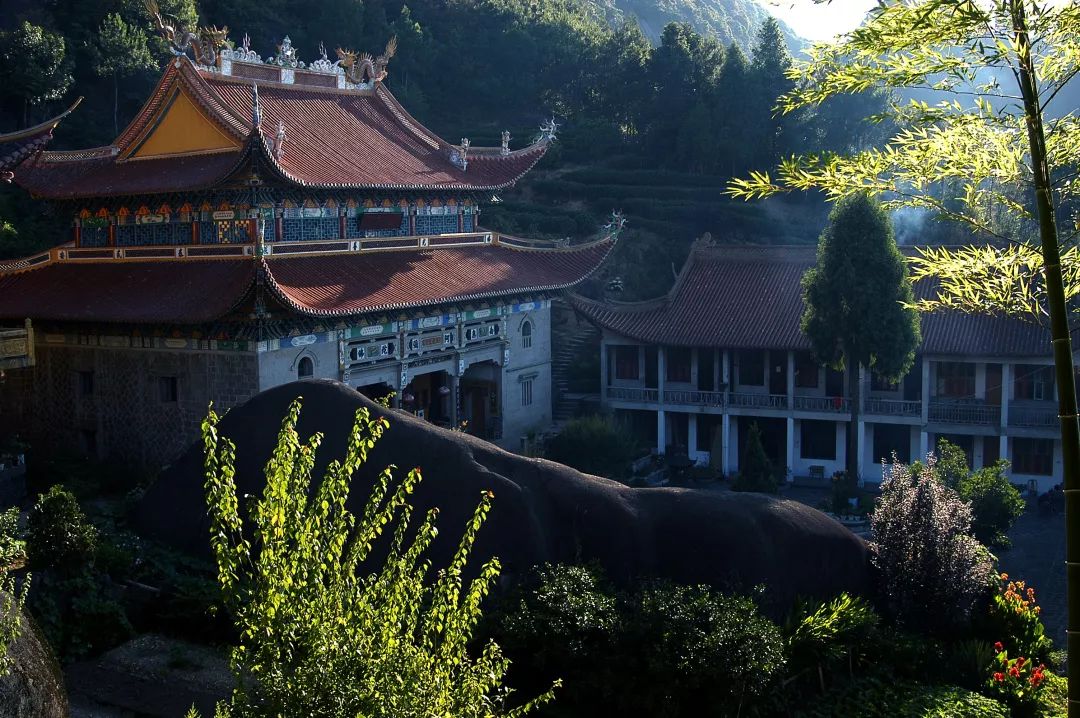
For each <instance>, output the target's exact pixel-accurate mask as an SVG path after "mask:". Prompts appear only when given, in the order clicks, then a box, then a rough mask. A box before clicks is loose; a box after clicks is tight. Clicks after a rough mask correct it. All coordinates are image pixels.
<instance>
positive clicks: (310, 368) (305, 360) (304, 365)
mask: <svg viewBox="0 0 1080 718" xmlns="http://www.w3.org/2000/svg"><path fill="white" fill-rule="evenodd" d="M314 375H315V362H313V361H311V357H302V358H301V359H300V363H299V364H297V365H296V378H297V379H308V378H310V377H312V376H314Z"/></svg>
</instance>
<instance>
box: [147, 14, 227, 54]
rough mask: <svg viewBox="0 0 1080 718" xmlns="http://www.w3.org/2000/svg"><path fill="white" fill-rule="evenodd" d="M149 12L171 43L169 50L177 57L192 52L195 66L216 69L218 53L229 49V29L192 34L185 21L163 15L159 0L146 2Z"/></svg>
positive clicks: (209, 28)
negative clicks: (223, 49)
mask: <svg viewBox="0 0 1080 718" xmlns="http://www.w3.org/2000/svg"><path fill="white" fill-rule="evenodd" d="M143 4H144V5H145V6H146V10H147V12H149V13H150V17H151V18H152V19H153V21H154V24H155V25H156V26H157V27H156V29H157V31H158V33H159V34H160V35H161V36H162V37H163V38H164V39H165V41H166V42H168V43H169V49H170V50H172V53H173V55H176V56H177V57H179V56H181V55H187V52H188V50H191V52H192V55H193V56H194V57H193V59H194V61H195V64H197V65H200V66H204V67H214V66H215V65H216V64H217V59H218V51H219V50H221V49H222V48H227V47H228V38H229V28H228V27H223V28H221V29H218V27H217V26H215V25H211V26H210V27H199V28H196V29H195V31H194V32H192V31H191V30H190V29H188V27H187V26H186V25H184V21H183V20H181V19H180V18H179V17H177V16H175V15H170V14H168V13H163V12H162V11H161V8H160V7H159V6H158V4H157V0H144V3H143Z"/></svg>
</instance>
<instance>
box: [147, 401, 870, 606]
mask: <svg viewBox="0 0 1080 718" xmlns="http://www.w3.org/2000/svg"><path fill="white" fill-rule="evenodd" d="M297 396H302V397H303V399H304V406H303V411H302V413H301V418H300V423H299V431H300V434H301V438H302V439H306V438H307V437H308V436H310V435H311V434H312V433H314V432H316V431H321V432H323V433H324V435H325V438H324V440H323V444H322V447H321V448H320V450H319V457H318V458H319V463H318V465H317V467H316V476H321V475H322V470H323V468H324V467H325V466H326V464H328V463H329V462H330V461H331V460H332V459H334V458H337V457H340V456H342V454H343V453H344V447H345V437H346V435H347V432H348V429H349V428H350V427H351V425H352V422H353V417H354V414H355V412H356V410H357V408H359V407H361V406H363V407H367V408H368V409H369V410H370V411H371V412H372V413H373V414H374V415H382V416H386V417H387V418H388V419H389V420H390V428H389V429H388V430H387V431H386V434H385V435H384V437H383V438H382V440H381V441H380V442H379V443H378V444H377V445H376V447H375V448H374V450H372V452H371V454H370V456H369V462H368V464H367V466H365V467H364V468H363V469H362V470H361V471H360V472H358V475H357V476H356V477H354V482H353V487H352V492H351V495H350V507H351V508H352V509H353V511H354V512H355V511H358V510H359V508H360V507H362V505H363V503H364V501H365V500H366V499H367V494H368V492H367V488H366V487H368V486H370V485H371V480H372V478H373V477H374V475H375V474H376V473H377V472H378V471H379V470H381V469H382V468H383V467H385V466H387V465H389V464H395V465H397V466H399V467H401V470H402V471H404V470H405V469H407V468H409V467H412V466H418V467H420V468H421V469H422V470H423V473H424V481H423V482H422V484H421V486H420V487H419V489H418V491H417V493H416V495H415V497H414V498H415V501H414V505H415V506H416V507H417V508H418V509H426V508H428V507H430V506H438V507H439V508H440V512H441V513H440V516H439V528H440V532H441V536H440V541H441V543H439V542H436V545H435V546H434V547H433V556H432V558H433V561H434V565H435V566H439V565H441V564H440V562H445V560H446V559H447V558H448V557H449V555H450V552H451V551H452V550H453V548H455V546H456V541H457V540H458V539H459V538H460V534H461V531H460V528H461V527H463V526H464V523H465V521H466V519H467V518H468V517H469V516H471V513H472V511H473V510H474V508H475V506H476V504H477V501H478V499H479V497H480V494H481V492H482V491H485V490H491V491H493V492H494V494H495V502H494V508H493V510H492V512H491V515H490V518H489V520H488V523H487V524H486V525H485V526H484V528H483V529H482V530H481V532H480V537H479V540H478V541H477V544H476V547H475V553H474V558H473V561H474V565H479V563H480V561H481V560H482V559H485V558H487V557H489V556H491V555H497V556H498V557H499V558H500V560H501V562H502V564H503V567H504V571H503V574H504V576H513V575H514V574H515V573H516V572H521V571H525V570H527V569H528V568H529V567H531V566H533V565H536V564H539V563H543V562H546V561H554V562H579V561H596V562H598V563H599V564H601V565H602V566H603V568H604V569H605V570H606V572H607V573H608V575H609V576H610V577H611V578H612V579H613V580H615V581H617V582H620V583H626V582H628V581H631V580H633V579H635V578H638V577H645V576H651V577H664V578H670V579H673V580H676V581H679V582H686V583H706V584H710V585H714V586H718V587H730V588H742V589H746V588H749V587H752V586H756V585H758V584H764V585H765V586H766V587H767V589H768V591H767V593H768V595H769V596H770V598H771V601H770V603H774V604H775V605H777V606H780V605H786V604H788V602H790V601H791V600H793V599H794V598H795V597H796V596H807V597H810V596H814V597H823V598H824V597H829V596H832V595H834V594H836V593H838V592H840V591H849V592H854V593H860V594H867V593H868V592H869V588H870V583H871V582H870V568H869V561H868V553H867V550H866V547H865V545H864V544H863V542H862V541H861V540H860V539H859V538H857V537H856V536H854V535H853V534H852V533H851V532H850V531H848V530H847V529H846V528H844V527H843V526H841V525H840V524H839V523H837V522H836V521H834V520H833V519H831V518H829V517H828V516H826V515H825V514H823V513H821V512H819V511H816V510H814V509H812V508H809V507H807V506H805V505H803V504H799V503H796V502H794V501H788V500H784V499H780V498H776V497H771V496H764V495H759V494H740V493H730V492H718V491H705V490H697V489H684V488H660V489H655V488H649V489H635V488H629V487H626V486H624V485H622V484H619V483H617V482H614V481H609V480H606V479H601V478H597V477H594V476H587V475H584V474H582V473H580V472H578V471H576V470H574V469H571V468H569V467H566V466H563V465H561V464H556V463H554V462H550V461H546V460H543V459H530V458H525V457H522V456H517V455H515V454H512V453H509V452H506V451H503V450H502V449H499V448H497V447H495V446H493V445H491V444H489V443H487V442H484V441H481V440H479V439H476V438H473V437H471V436H468V435H465V434H462V433H460V432H451V431H447V430H444V429H440V428H438V427H435V426H433V425H431V424H428V423H426V422H424V421H423V420H420V419H417V418H415V417H413V416H411V415H409V414H406V413H403V412H399V411H395V410H390V409H385V408H383V407H381V406H379V405H377V404H375V403H373V402H371V401H369V400H368V399H367V398H365V397H364V396H362V395H361V394H359V393H358V392H356V391H354V390H352V389H350V388H349V387H347V386H344V385H342V384H339V383H336V382H332V381H324V380H315V381H310V380H309V381H303V382H297V383H293V384H288V385H285V386H281V387H277V388H274V389H270V390H268V391H265V392H263V393H261V394H259V395H258V396H255V397H253V398H252V399H251V400H249V401H248V402H247V403H246V404H244V405H242V406H240V407H237V408H235V409H233V410H232V411H230V412H229V413H228V415H226V416H225V417H224V419H223V420H222V422H221V427H220V428H221V432H222V434H223V435H224V436H227V437H229V438H231V439H232V440H233V441H234V442H235V443H236V445H237V476H236V479H237V484H238V487H239V490H240V491H241V492H242V493H247V494H258V493H260V491H261V488H262V482H263V474H262V471H263V467H264V465H265V463H266V460H267V458H268V457H269V456H270V453H271V450H272V447H273V446H274V444H275V442H276V438H277V433H278V429H279V427H280V424H281V419H282V417H283V416H284V415H285V412H286V409H287V407H288V405H289V403H290V402H291V401H292V400H293V399H294V398H296V397H297ZM136 523H137V525H138V526H139V527H140V528H141V530H142V531H143V532H145V533H147V534H151V535H154V536H156V537H159V538H160V539H162V540H164V541H166V542H168V543H170V544H173V545H175V546H177V547H179V548H182V549H186V550H188V551H194V552H199V553H203V554H205V553H207V552H208V550H209V549H208V521H207V518H206V506H205V502H204V497H203V455H202V448H201V446H200V445H195V446H192V447H191V448H190V449H189V450H188V451H187V452H186V453H185V454H184V455H183V456H182V457H181V458H180V460H178V461H177V462H176V463H175V464H174V465H173V466H172V467H170V468H169V469H167V470H166V471H165V472H164V473H163V474H162V475H161V476H160V477H159V479H158V481H157V482H156V483H155V484H154V485H153V486H151V487H150V489H149V490H148V491H147V493H146V495H145V497H144V499H143V501H142V502H141V504H140V506H139V507H138V509H137V515H136Z"/></svg>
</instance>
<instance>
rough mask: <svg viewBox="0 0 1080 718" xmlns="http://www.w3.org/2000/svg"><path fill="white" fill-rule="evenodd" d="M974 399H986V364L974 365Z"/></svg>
mask: <svg viewBox="0 0 1080 718" xmlns="http://www.w3.org/2000/svg"><path fill="white" fill-rule="evenodd" d="M975 398H976V399H986V362H982V361H981V362H978V363H977V364H976V365H975Z"/></svg>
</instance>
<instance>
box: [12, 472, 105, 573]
mask: <svg viewBox="0 0 1080 718" xmlns="http://www.w3.org/2000/svg"><path fill="white" fill-rule="evenodd" d="M96 549H97V529H95V528H94V527H93V525H91V524H90V523H89V522H88V521H87V520H86V516H85V515H84V514H83V512H82V509H81V508H79V502H78V501H76V500H75V496H74V495H73V494H72V493H71V492H69V491H67V490H65V489H64V488H63V487H62V486H59V485H57V486H53V487H52V488H51V489H49V491H48V492H47V493H44V494H41V495H40V496H38V500H37V503H36V504H34V508H33V510H31V512H30V519H29V521H28V522H27V553H28V555H29V559H30V565H31V566H32V567H35V568H38V567H40V568H55V569H57V570H59V571H61V572H63V573H69V574H70V573H75V572H78V571H84V570H88V569H89V568H91V567H92V566H93V563H94V552H95V551H96Z"/></svg>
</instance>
